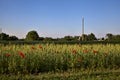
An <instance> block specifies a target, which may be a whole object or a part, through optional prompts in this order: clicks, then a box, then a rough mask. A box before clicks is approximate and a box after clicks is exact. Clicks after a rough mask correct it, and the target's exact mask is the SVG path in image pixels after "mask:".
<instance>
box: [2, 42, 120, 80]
mask: <svg viewBox="0 0 120 80" xmlns="http://www.w3.org/2000/svg"><path fill="white" fill-rule="evenodd" d="M0 46H1V47H0V80H7V79H9V80H18V79H19V80H34V79H35V80H120V75H119V74H120V45H119V44H105V45H103V44H93V45H90V44H86V45H81V44H72V45H69V44H36V45H27V44H26V45H14V44H13V45H0Z"/></svg>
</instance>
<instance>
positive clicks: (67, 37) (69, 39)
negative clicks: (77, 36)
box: [64, 36, 73, 41]
mask: <svg viewBox="0 0 120 80" xmlns="http://www.w3.org/2000/svg"><path fill="white" fill-rule="evenodd" d="M64 40H66V41H71V40H73V37H72V36H65V37H64Z"/></svg>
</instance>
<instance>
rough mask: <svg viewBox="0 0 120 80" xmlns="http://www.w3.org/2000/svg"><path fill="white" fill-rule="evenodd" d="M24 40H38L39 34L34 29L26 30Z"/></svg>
mask: <svg viewBox="0 0 120 80" xmlns="http://www.w3.org/2000/svg"><path fill="white" fill-rule="evenodd" d="M25 40H27V41H35V40H39V35H38V33H37V32H36V31H30V32H28V34H27V35H26V38H25Z"/></svg>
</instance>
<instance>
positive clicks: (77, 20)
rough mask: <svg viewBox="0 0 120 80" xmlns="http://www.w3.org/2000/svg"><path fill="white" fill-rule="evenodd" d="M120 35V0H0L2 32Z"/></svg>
mask: <svg viewBox="0 0 120 80" xmlns="http://www.w3.org/2000/svg"><path fill="white" fill-rule="evenodd" d="M82 17H84V19H85V34H89V33H94V34H95V35H96V37H104V36H105V34H107V33H112V34H120V0H0V27H1V28H2V30H3V32H5V33H7V34H10V35H15V36H17V37H19V38H24V37H25V36H26V34H27V32H28V31H31V30H36V31H37V32H38V34H39V36H41V37H53V38H56V37H64V36H66V35H71V36H75V35H76V36H78V35H81V33H82V31H81V30H82V29H81V25H82Z"/></svg>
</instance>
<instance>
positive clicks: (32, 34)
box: [0, 30, 120, 41]
mask: <svg viewBox="0 0 120 80" xmlns="http://www.w3.org/2000/svg"><path fill="white" fill-rule="evenodd" d="M18 40H19V41H78V40H79V41H98V40H103V41H120V35H113V34H111V33H108V34H106V36H105V37H103V38H100V39H97V38H96V36H95V35H94V34H93V33H90V34H83V35H81V36H64V37H63V38H55V39H54V38H52V37H39V35H38V33H37V31H34V30H33V31H29V32H28V33H27V35H26V37H25V38H24V39H19V38H18V37H16V36H9V35H8V34H6V33H0V41H18Z"/></svg>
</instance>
